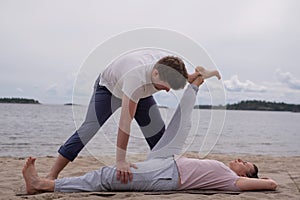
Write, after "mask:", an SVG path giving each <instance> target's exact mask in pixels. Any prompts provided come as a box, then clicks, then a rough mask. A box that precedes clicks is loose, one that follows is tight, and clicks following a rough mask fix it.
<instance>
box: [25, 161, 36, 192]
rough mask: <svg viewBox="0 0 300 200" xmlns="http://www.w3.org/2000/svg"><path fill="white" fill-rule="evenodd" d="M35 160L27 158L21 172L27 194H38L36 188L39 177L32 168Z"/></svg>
mask: <svg viewBox="0 0 300 200" xmlns="http://www.w3.org/2000/svg"><path fill="white" fill-rule="evenodd" d="M35 160H36V158H32V157H29V158H28V159H27V161H26V163H25V164H24V167H23V170H22V173H23V177H24V179H25V183H26V192H27V194H36V193H37V192H38V190H36V186H37V185H38V183H39V177H38V174H37V172H36V169H35V166H34V162H35Z"/></svg>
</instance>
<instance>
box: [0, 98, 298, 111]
mask: <svg viewBox="0 0 300 200" xmlns="http://www.w3.org/2000/svg"><path fill="white" fill-rule="evenodd" d="M0 103H13V104H41V103H40V102H39V101H38V100H35V99H27V98H16V97H12V98H6V97H5V98H0ZM63 105H66V106H70V105H71V106H73V105H74V106H75V105H79V104H73V103H65V104H63ZM158 107H159V108H165V109H167V108H169V107H168V106H163V105H159V106H158ZM194 109H220V110H224V109H226V110H253V111H287V112H300V104H286V103H283V102H281V103H278V102H268V101H259V100H246V101H240V102H238V103H234V104H227V105H218V106H217V105H195V106H194Z"/></svg>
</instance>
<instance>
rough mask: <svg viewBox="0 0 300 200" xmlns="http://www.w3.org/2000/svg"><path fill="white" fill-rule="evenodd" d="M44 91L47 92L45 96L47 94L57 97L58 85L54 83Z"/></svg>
mask: <svg viewBox="0 0 300 200" xmlns="http://www.w3.org/2000/svg"><path fill="white" fill-rule="evenodd" d="M46 91H47V94H49V95H57V93H58V85H57V84H56V83H54V84H52V85H50V86H49V87H48V88H47V90H46Z"/></svg>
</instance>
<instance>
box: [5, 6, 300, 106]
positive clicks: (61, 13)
mask: <svg viewBox="0 0 300 200" xmlns="http://www.w3.org/2000/svg"><path fill="white" fill-rule="evenodd" d="M299 10H300V1H297V0H294V1H293V0H281V1H280V0H248V1H241V0H219V1H216V0H207V1H201V0H194V1H188V0H187V1H182V0H181V1H175V0H164V1H161V0H131V1H128V0H120V1H116V0H106V1H73V0H72V1H52V0H51V1H31V0H24V1H22V0H20V1H14V0H7V1H5V0H1V1H0V27H1V31H0V43H1V45H0V67H1V73H0V97H26V98H34V99H37V100H39V101H40V102H42V103H49V104H52V103H54V104H61V103H66V102H70V101H71V99H72V90H73V86H74V80H75V78H76V74H77V73H78V71H79V68H80V66H81V64H82V63H83V62H84V60H85V59H86V58H87V57H88V55H89V53H90V52H91V51H92V50H93V49H95V48H96V47H97V46H98V45H99V44H101V43H102V42H103V41H105V40H107V39H108V38H110V37H112V36H113V35H116V34H119V33H121V32H124V31H128V30H132V29H137V28H143V27H158V28H162V29H169V30H174V31H178V32H180V33H182V34H184V35H186V36H188V37H190V38H192V39H193V40H195V41H196V42H198V43H199V44H201V45H202V46H203V47H204V48H205V49H206V51H207V52H208V54H209V55H210V56H211V58H212V59H213V61H214V62H215V63H216V65H217V67H218V68H219V70H220V71H221V74H222V77H223V81H224V85H225V88H226V102H227V103H232V102H237V101H240V100H247V99H258V100H267V101H277V102H286V103H296V104H300V67H299V63H300V56H299V52H300V39H299V36H300V26H299V24H300V23H299V19H300V12H299ZM174 42H176V41H174ZM163 96H164V94H162V95H158V96H157V97H156V98H157V99H158V101H160V98H161V99H163ZM161 101H163V100H161ZM159 103H160V102H159ZM203 103H207V102H203Z"/></svg>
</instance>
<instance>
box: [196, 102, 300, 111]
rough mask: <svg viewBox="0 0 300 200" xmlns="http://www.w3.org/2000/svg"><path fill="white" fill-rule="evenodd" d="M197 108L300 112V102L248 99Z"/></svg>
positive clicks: (197, 107)
mask: <svg viewBox="0 0 300 200" xmlns="http://www.w3.org/2000/svg"><path fill="white" fill-rule="evenodd" d="M194 108H195V109H227V110H261V111H290V112H300V104H286V103H283V102H281V103H278V102H268V101H261V100H246V101H241V102H238V103H234V104H226V105H219V106H212V105H196V106H194Z"/></svg>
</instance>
